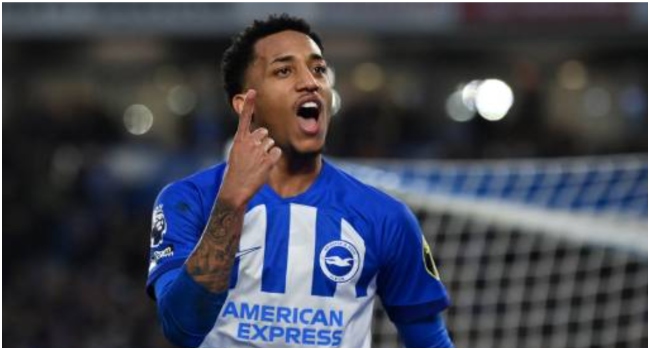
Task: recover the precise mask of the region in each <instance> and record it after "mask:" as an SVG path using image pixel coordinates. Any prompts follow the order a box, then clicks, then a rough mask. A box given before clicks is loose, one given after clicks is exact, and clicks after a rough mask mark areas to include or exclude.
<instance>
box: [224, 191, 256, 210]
mask: <svg viewBox="0 0 650 350" xmlns="http://www.w3.org/2000/svg"><path fill="white" fill-rule="evenodd" d="M249 200H250V199H249V198H247V197H245V196H243V195H242V194H241V191H228V190H227V189H224V188H221V190H219V194H218V195H217V202H218V203H219V204H221V205H223V206H225V207H228V208H232V209H235V210H241V209H245V208H246V206H247V205H248V201H249Z"/></svg>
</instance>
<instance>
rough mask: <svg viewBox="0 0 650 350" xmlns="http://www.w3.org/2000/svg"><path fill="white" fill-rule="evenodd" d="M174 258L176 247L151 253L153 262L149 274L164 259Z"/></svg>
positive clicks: (150, 264)
mask: <svg viewBox="0 0 650 350" xmlns="http://www.w3.org/2000/svg"><path fill="white" fill-rule="evenodd" d="M170 256H174V246H169V247H167V248H165V249H163V250H157V251H154V252H152V253H151V260H150V261H149V272H151V271H152V270H153V269H154V268H156V266H157V265H158V261H160V259H163V258H168V257H170Z"/></svg>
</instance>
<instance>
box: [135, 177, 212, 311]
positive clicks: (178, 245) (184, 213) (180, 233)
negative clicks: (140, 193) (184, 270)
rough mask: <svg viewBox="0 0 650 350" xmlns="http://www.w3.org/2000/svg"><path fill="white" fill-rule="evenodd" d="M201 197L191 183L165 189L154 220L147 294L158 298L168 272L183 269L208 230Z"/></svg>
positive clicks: (171, 185)
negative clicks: (156, 287)
mask: <svg viewBox="0 0 650 350" xmlns="http://www.w3.org/2000/svg"><path fill="white" fill-rule="evenodd" d="M201 208H202V205H201V197H200V193H199V191H198V189H197V188H196V187H195V185H193V184H192V183H191V182H188V181H181V182H175V183H172V184H170V185H168V186H167V187H165V188H164V189H163V190H162V191H161V192H160V194H159V195H158V197H157V198H156V202H155V203H154V208H153V214H152V219H151V239H150V250H149V276H148V278H147V293H148V294H149V296H151V297H152V298H155V293H154V290H153V288H154V287H153V285H154V283H155V281H156V279H157V278H158V277H160V276H161V275H162V274H164V273H165V272H168V271H170V270H173V269H176V268H179V267H181V266H182V265H183V264H184V263H185V260H186V259H187V257H188V256H189V255H190V253H191V252H192V250H193V249H194V247H195V246H196V244H197V242H198V241H199V239H200V237H201V232H202V231H203V227H204V226H205V224H204V221H203V220H202V214H201Z"/></svg>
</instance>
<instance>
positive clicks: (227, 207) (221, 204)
mask: <svg viewBox="0 0 650 350" xmlns="http://www.w3.org/2000/svg"><path fill="white" fill-rule="evenodd" d="M236 203H237V202H235V201H231V200H228V199H224V198H223V196H218V197H217V200H216V201H215V204H214V206H213V208H212V212H211V214H210V218H209V220H208V223H207V225H206V226H205V229H204V230H203V234H202V235H201V239H200V241H199V243H198V244H197V246H196V248H195V249H194V251H193V252H192V254H191V255H190V256H189V258H188V259H187V261H186V263H185V266H186V269H187V272H188V274H189V275H190V276H191V277H192V278H193V279H194V280H195V281H196V282H197V283H198V284H200V285H201V286H203V287H204V288H205V289H207V290H208V291H210V292H212V293H221V292H225V291H227V290H228V284H229V282H230V273H231V270H232V266H233V263H234V260H235V253H236V252H237V247H238V246H239V237H240V236H241V231H242V226H243V223H244V213H245V210H246V205H245V204H236Z"/></svg>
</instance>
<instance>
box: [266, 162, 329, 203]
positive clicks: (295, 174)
mask: <svg viewBox="0 0 650 350" xmlns="http://www.w3.org/2000/svg"><path fill="white" fill-rule="evenodd" d="M322 167H323V162H322V156H321V154H320V153H317V154H309V155H295V154H293V155H290V154H287V155H282V158H280V160H279V161H278V163H277V164H276V165H275V166H274V167H273V170H271V174H270V176H269V186H271V188H272V189H273V190H274V191H275V192H276V193H277V194H278V195H279V196H280V197H283V198H286V197H293V196H297V195H299V194H301V193H303V192H305V191H307V189H308V188H309V186H311V184H313V183H314V181H316V178H317V177H318V174H320V171H321V168H322Z"/></svg>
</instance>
